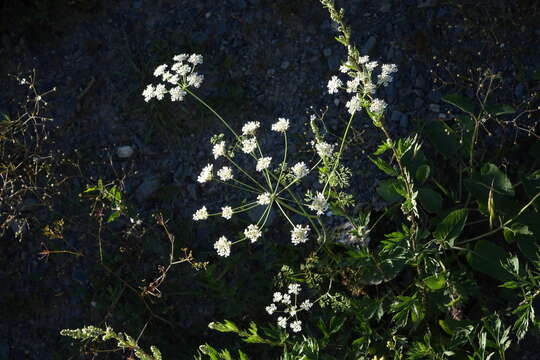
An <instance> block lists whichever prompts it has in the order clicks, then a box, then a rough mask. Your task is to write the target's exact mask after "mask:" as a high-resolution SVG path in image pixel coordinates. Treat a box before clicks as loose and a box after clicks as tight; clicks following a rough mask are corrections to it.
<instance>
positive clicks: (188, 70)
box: [142, 54, 204, 102]
mask: <svg viewBox="0 0 540 360" xmlns="http://www.w3.org/2000/svg"><path fill="white" fill-rule="evenodd" d="M173 61H174V64H173V65H172V66H171V67H170V70H169V66H168V65H167V64H162V65H159V66H158V67H156V69H155V70H154V76H155V77H156V78H161V81H162V82H161V83H159V84H157V85H153V84H149V85H148V86H147V87H146V88H145V89H144V91H143V92H142V95H143V97H144V101H146V102H149V101H150V100H152V99H153V98H156V99H157V100H163V98H164V97H165V95H166V94H170V96H171V101H182V100H184V97H185V96H186V91H185V90H186V89H187V88H189V87H194V88H198V87H200V86H201V84H202V82H203V80H204V76H203V75H200V74H198V73H197V72H196V71H195V67H196V66H197V65H200V64H202V63H203V57H202V55H198V54H191V55H188V54H180V55H175V56H174V57H173ZM167 86H170V88H169V89H167Z"/></svg>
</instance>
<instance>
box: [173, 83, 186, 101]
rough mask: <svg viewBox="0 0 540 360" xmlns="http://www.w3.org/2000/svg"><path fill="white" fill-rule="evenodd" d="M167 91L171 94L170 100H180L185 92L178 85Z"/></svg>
mask: <svg viewBox="0 0 540 360" xmlns="http://www.w3.org/2000/svg"><path fill="white" fill-rule="evenodd" d="M169 93H170V94H171V101H182V100H184V96H186V92H185V91H184V90H182V88H181V87H180V86H177V87H174V88H172V89H171V90H169Z"/></svg>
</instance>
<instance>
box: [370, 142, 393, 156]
mask: <svg viewBox="0 0 540 360" xmlns="http://www.w3.org/2000/svg"><path fill="white" fill-rule="evenodd" d="M391 148H392V147H391V146H390V144H388V141H385V142H383V143H382V144H381V145H379V147H377V150H375V152H374V153H373V155H382V154H384V153H385V152H386V151H388V150H390V149H391Z"/></svg>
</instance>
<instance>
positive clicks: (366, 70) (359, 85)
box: [328, 55, 397, 116]
mask: <svg viewBox="0 0 540 360" xmlns="http://www.w3.org/2000/svg"><path fill="white" fill-rule="evenodd" d="M358 63H359V64H358V65H360V68H359V69H356V68H355V66H354V65H353V64H351V63H350V62H349V61H347V62H346V63H344V64H343V65H341V67H340V68H339V70H340V71H341V72H342V73H344V74H348V75H349V76H350V80H348V81H347V83H346V84H347V86H346V88H345V90H346V92H347V93H349V94H353V95H352V97H351V99H350V100H349V101H347V103H346V104H345V106H346V107H347V110H348V111H349V113H350V114H351V115H352V114H354V113H355V112H357V111H359V110H361V109H362V107H363V105H364V102H366V103H367V104H369V109H370V111H371V112H372V113H374V114H375V115H377V116H381V115H382V113H383V112H384V110H385V108H386V104H385V103H384V101H382V100H379V99H373V100H372V96H373V95H374V94H375V91H376V90H377V87H378V86H388V84H390V82H392V80H393V74H394V73H395V72H397V66H396V65H395V64H383V65H382V66H381V72H380V74H379V75H378V76H377V81H376V82H375V83H374V82H373V81H372V77H373V71H374V70H375V69H376V68H377V67H378V66H379V63H378V62H377V61H369V56H367V55H366V56H361V57H359V58H358ZM342 86H343V81H342V80H341V79H340V78H339V77H338V76H336V75H333V76H332V77H331V78H330V80H329V81H328V93H329V94H337V93H338V92H339V90H340V88H342Z"/></svg>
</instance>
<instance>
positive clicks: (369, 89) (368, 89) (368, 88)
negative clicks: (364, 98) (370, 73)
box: [364, 81, 376, 95]
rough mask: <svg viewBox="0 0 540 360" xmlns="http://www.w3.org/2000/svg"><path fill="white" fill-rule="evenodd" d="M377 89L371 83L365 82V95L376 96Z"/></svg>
mask: <svg viewBox="0 0 540 360" xmlns="http://www.w3.org/2000/svg"><path fill="white" fill-rule="evenodd" d="M375 90H376V87H375V85H374V84H373V83H372V82H371V81H369V82H368V81H366V82H364V93H366V94H371V95H373V94H375Z"/></svg>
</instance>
